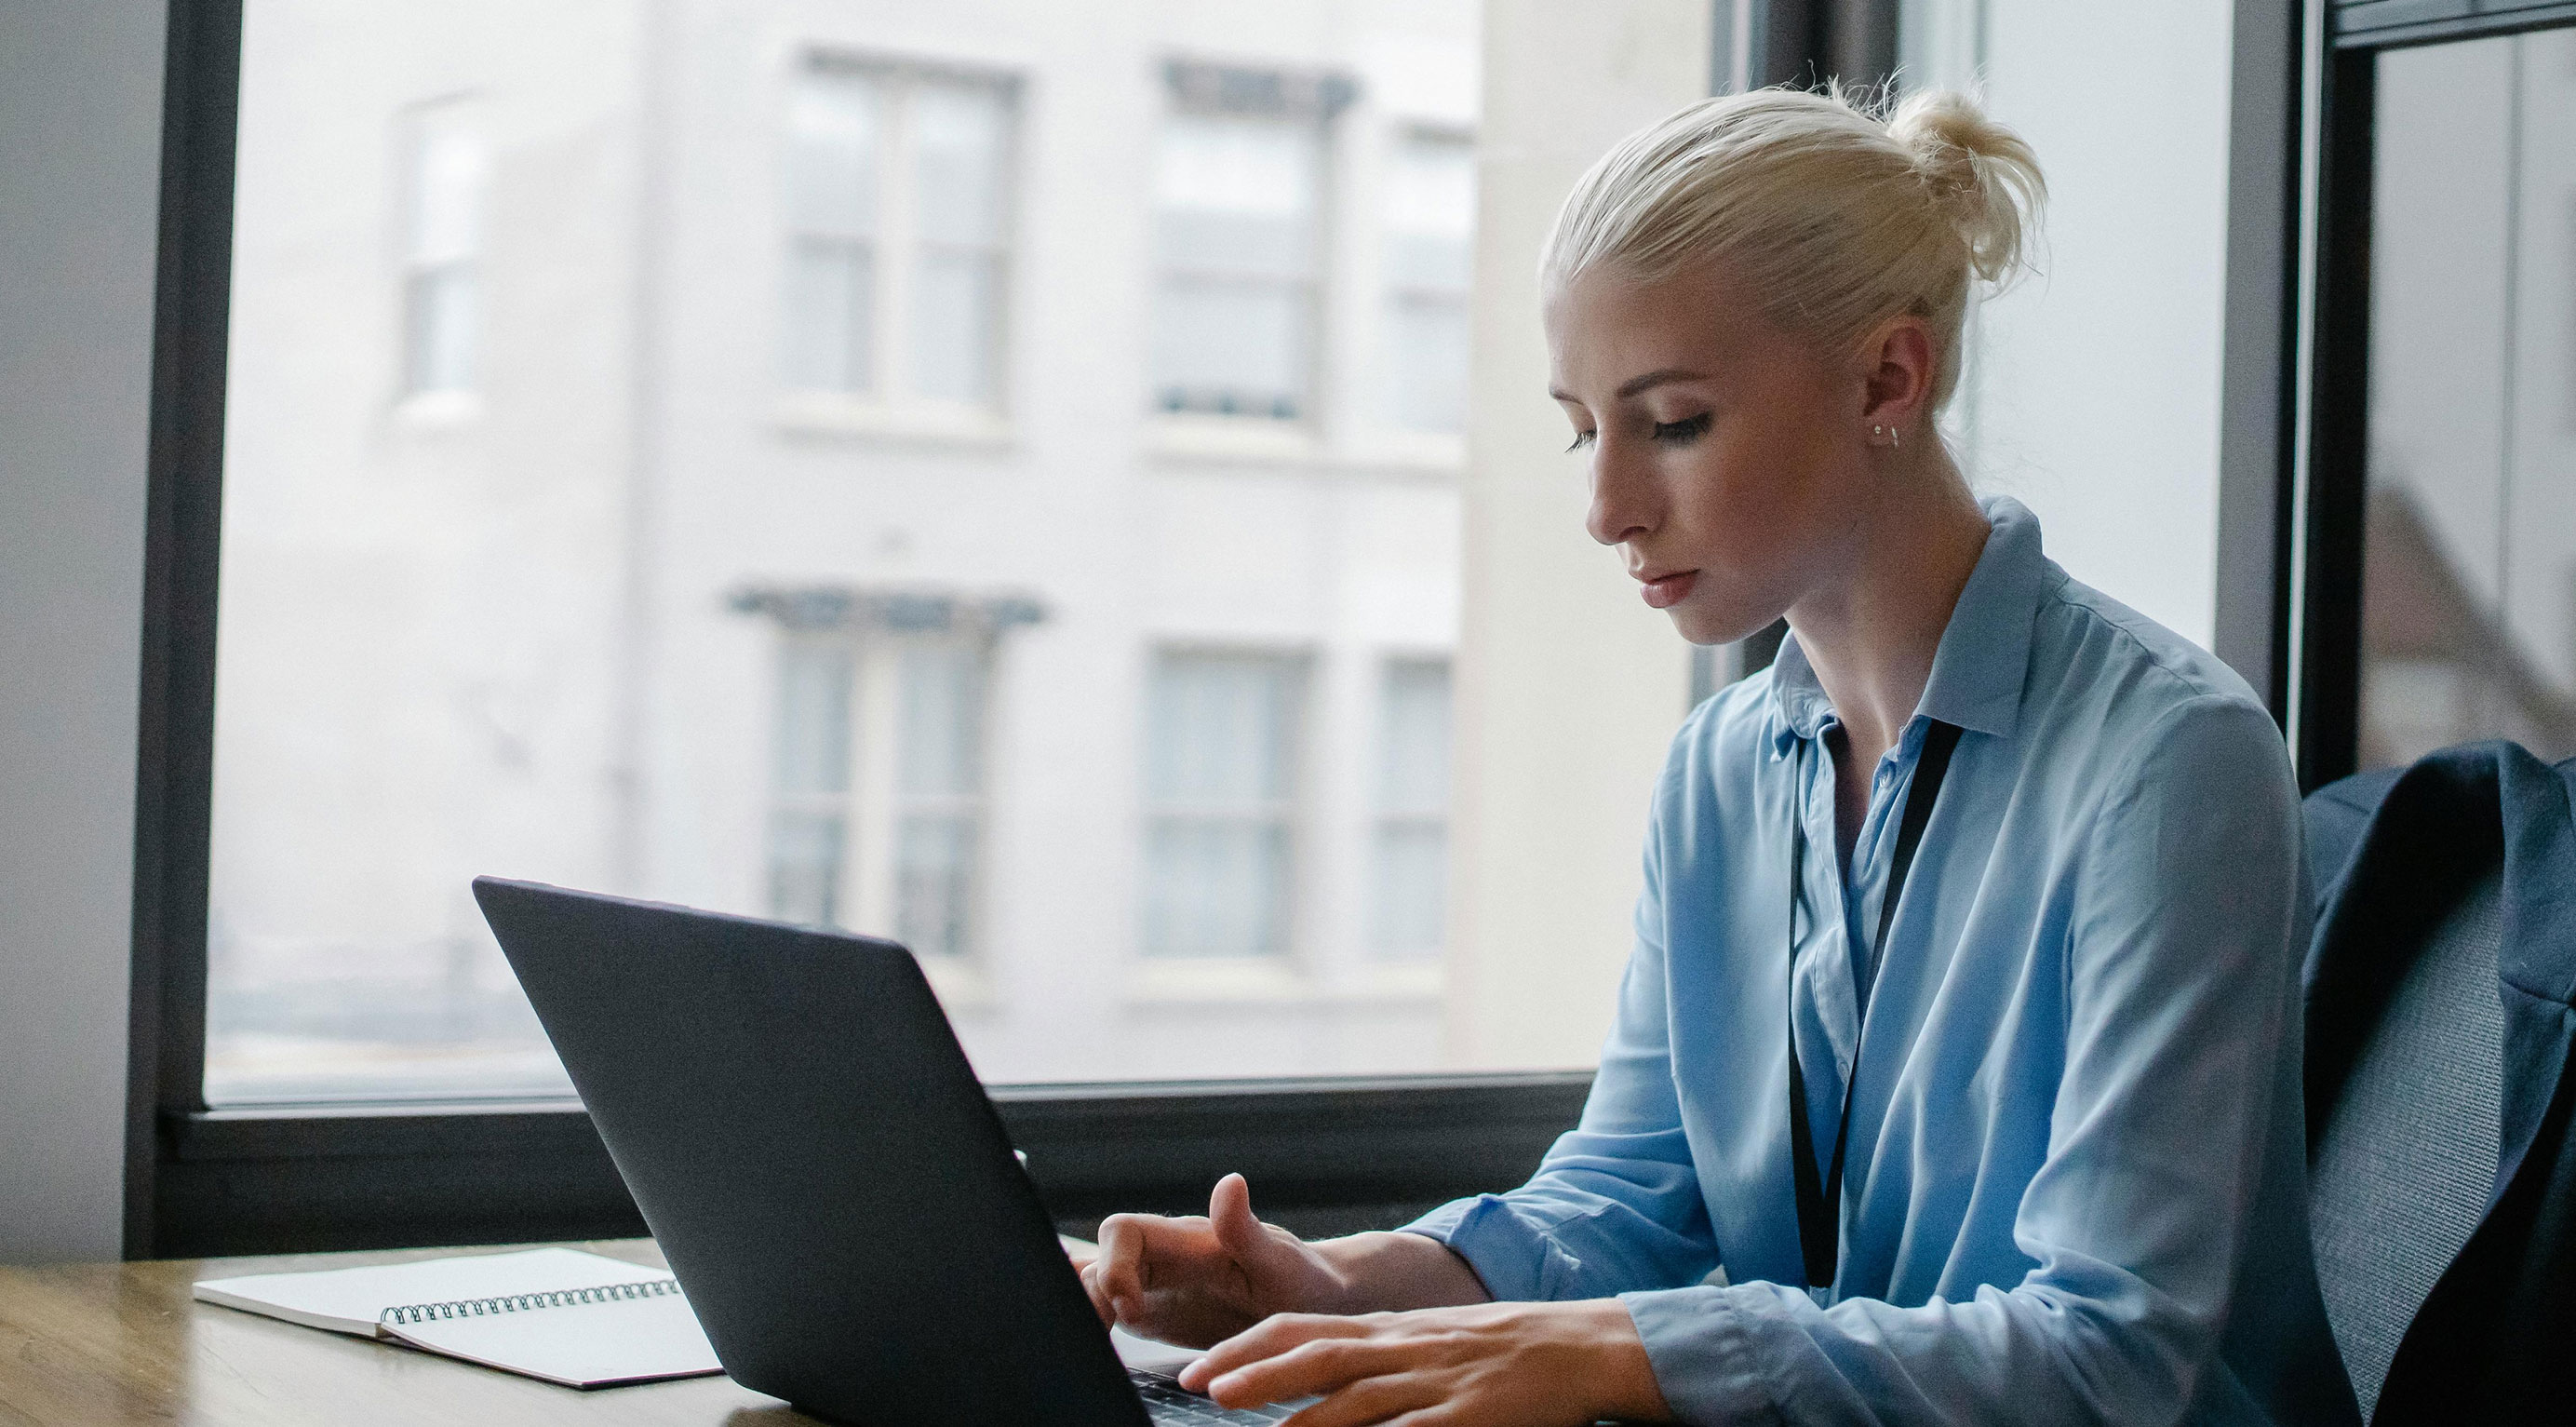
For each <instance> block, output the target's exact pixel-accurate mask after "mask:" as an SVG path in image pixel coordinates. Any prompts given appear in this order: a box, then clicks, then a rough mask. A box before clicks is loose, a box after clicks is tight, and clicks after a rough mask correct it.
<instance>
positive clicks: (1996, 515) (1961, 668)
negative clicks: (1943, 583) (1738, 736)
mask: <svg viewBox="0 0 2576 1427" xmlns="http://www.w3.org/2000/svg"><path fill="white" fill-rule="evenodd" d="M1978 504H1979V506H1980V508H1982V509H1983V510H1984V511H1985V514H1986V520H1987V522H1988V523H1989V524H1990V525H1991V526H1992V527H1993V533H1991V534H1989V535H1988V536H1987V537H1986V548H1985V550H1984V551H1983V552H1982V553H1980V554H1979V555H1978V556H1977V568H1976V569H1975V570H1974V571H1973V572H1971V573H1970V574H1969V576H1968V583H1967V586H1966V588H1964V589H1962V590H1960V591H1959V603H1958V604H1957V605H1956V606H1954V607H1953V608H1952V609H1951V611H1950V623H1949V625H1948V626H1947V627H1946V628H1944V629H1943V630H1942V631H1941V643H1940V647H1938V648H1937V649H1935V650H1934V651H1933V653H1932V678H1931V680H1930V682H1928V683H1927V684H1925V685H1924V688H1923V701H1922V702H1921V703H1920V704H1917V705H1916V706H1915V709H1914V712H1915V714H1916V716H1917V717H1923V718H1934V719H1939V720H1940V721H1941V722H1943V723H1954V724H1957V725H1958V726H1959V727H1961V728H1963V729H1970V730H1973V731H1975V732H1978V733H1991V734H1994V735H1996V736H1997V737H2004V736H2008V735H2010V734H2011V733H2012V731H2013V726H2014V725H2015V723H2017V722H2018V721H2019V720H2020V717H2021V692H2022V685H2023V683H2024V682H2025V680H2026V679H2027V677H2028V675H2029V673H2030V633H2031V624H2032V621H2033V619H2034V617H2035V616H2036V614H2037V612H2038V608H2039V597H2040V594H2041V591H2042V590H2043V589H2044V588H2045V587H2046V583H2047V576H2048V557H2047V556H2046V555H2044V554H2042V553H2041V552H2040V547H2039V517H2037V516H2035V515H2032V514H2031V513H2030V508H2029V507H2027V506H2025V505H2023V504H2022V503H2021V502H2020V501H2017V500H2014V499H2013V498H2012V497H2010V496H1991V497H1988V498H1987V499H1985V500H1983V501H1980V502H1979V503H1978ZM1771 698H1772V703H1773V709H1774V712H1775V714H1776V717H1775V718H1774V719H1773V721H1772V732H1771V738H1772V751H1773V752H1774V753H1779V754H1785V753H1787V752H1789V751H1790V749H1791V747H1792V746H1793V745H1794V744H1795V742H1796V741H1797V740H1799V739H1807V738H1813V737H1815V736H1816V735H1817V733H1819V732H1820V731H1822V729H1823V728H1824V723H1825V720H1826V719H1828V718H1831V717H1832V716H1833V712H1834V709H1833V702H1832V701H1831V700H1830V699H1827V698H1826V697H1825V688H1824V685H1822V684H1820V683H1818V682H1817V681H1816V670H1815V666H1814V665H1812V664H1810V663H1808V662H1807V656H1806V654H1805V652H1804V651H1802V650H1800V649H1799V648H1798V637H1797V636H1796V635H1795V634H1792V635H1790V636H1789V637H1788V638H1786V639H1784V640H1782V641H1780V653H1779V656H1778V657H1777V658H1775V659H1773V660H1772V662H1771Z"/></svg>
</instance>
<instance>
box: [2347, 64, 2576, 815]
mask: <svg viewBox="0 0 2576 1427" xmlns="http://www.w3.org/2000/svg"><path fill="white" fill-rule="evenodd" d="M2378 64H2379V124H2378V129H2377V152H2376V160H2375V161H2376V164H2377V173H2376V175H2375V181H2376V184H2377V193H2376V197H2375V203H2374V210H2375V213H2374V218H2373V224H2374V229H2373V233H2372V240H2371V241H2372V246H2371V253H2372V258H2371V261H2372V275H2371V285H2372V292H2371V377H2370V383H2371V385H2370V494H2369V501H2370V508H2369V517H2368V524H2367V535H2366V539H2367V546H2366V550H2365V555H2364V565H2363V570H2364V579H2363V586H2364V587H2363V602H2362V646H2363V647H2362V687H2361V761H2362V765H2363V766H2364V767H2376V766H2385V765H2390V764H2397V763H2405V762H2410V761H2412V760H2413V759H2415V758H2417V757H2419V756H2421V755H2422V754H2425V753H2428V752H2430V751H2432V750H2433V749H2436V748H2440V747H2443V746H2446V745H2449V744H2453V743H2458V742H2462V741H2465V740H2469V739H2477V738H2510V739H2514V740H2517V741H2519V742H2521V743H2523V744H2525V745H2526V746H2527V747H2529V748H2531V749H2532V751H2533V752H2535V753H2538V754H2540V755H2541V756H2542V757H2544V758H2548V759H2553V760H2554V759H2558V758H2563V757H2567V756H2569V755H2570V754H2576V326H2571V324H2569V323H2568V322H2566V321H2564V320H2562V319H2561V318H2557V317H2552V316H2550V315H2549V314H2563V313H2565V312H2567V311H2570V310H2576V308H2571V295H2576V289H2571V264H2576V159H2571V157H2570V150H2571V145H2576V34H2571V33H2570V32H2566V31H2557V32H2544V33H2540V34H2532V35H2524V36H2515V37H2508V38H2499V39H2492V40H2480V41H2474V42H2469V43H2461V44H2450V45H2439V46H2431V47H2426V48H2422V49H2411V50H2398V51H2392V52H2390V53H2388V54H2386V55H2384V56H2382V57H2381V58H2380V60H2379V61H2378Z"/></svg>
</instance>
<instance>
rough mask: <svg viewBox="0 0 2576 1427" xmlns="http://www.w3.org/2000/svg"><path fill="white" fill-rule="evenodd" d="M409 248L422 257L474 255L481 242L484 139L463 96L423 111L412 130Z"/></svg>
mask: <svg viewBox="0 0 2576 1427" xmlns="http://www.w3.org/2000/svg"><path fill="white" fill-rule="evenodd" d="M412 145H413V147H412V155H411V162H412V173H411V180H412V196H411V231H410V234H409V243H408V244H407V248H408V253H409V256H410V257H411V259H412V261H414V262H420V263H439V262H453V261H456V260H458V259H465V258H471V257H473V256H474V253H475V250H476V249H478V248H479V247H481V246H482V234H483V144H482V139H481V136H480V135H479V134H477V133H476V132H475V129H474V123H473V109H472V107H471V106H469V105H467V104H465V103H463V102H461V101H450V102H448V103H445V104H436V105H432V106H430V107H428V108H426V109H424V110H422V111H421V112H420V114H419V115H418V116H417V119H416V127H415V129H414V131H413V134H412Z"/></svg>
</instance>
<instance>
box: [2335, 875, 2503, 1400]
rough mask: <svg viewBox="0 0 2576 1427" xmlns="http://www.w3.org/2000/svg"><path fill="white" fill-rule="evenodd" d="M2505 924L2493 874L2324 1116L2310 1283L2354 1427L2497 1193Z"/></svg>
mask: <svg viewBox="0 0 2576 1427" xmlns="http://www.w3.org/2000/svg"><path fill="white" fill-rule="evenodd" d="M2503 916H2504V911H2503V898H2502V871H2501V869H2500V868H2499V869H2497V870H2494V871H2490V872H2489V873H2488V874H2487V875H2486V876H2485V877H2483V878H2481V879H2480V880H2478V881H2477V882H2475V883H2474V884H2472V885H2471V886H2470V888H2469V890H2468V892H2467V894H2466V895H2465V896H2463V897H2462V898H2461V899H2460V902H2459V903H2458V905H2456V906H2455V907H2453V908H2452V909H2451V911H2450V913H2449V914H2448V915H2447V916H2445V917H2443V918H2442V919H2441V921H2440V922H2439V923H2437V924H2436V925H2435V927H2434V929H2433V931H2432V933H2431V935H2430V936H2428V937H2427V938H2426V939H2425V942H2424V945H2423V946H2422V948H2421V949H2420V950H2419V951H2418V952H2417V954H2416V956H2415V958H2414V961H2413V963H2412V964H2411V965H2410V966H2409V967H2408V969H2407V971H2406V973H2405V975H2404V977H2403V978H2402V979H2401V980H2400V981H2399V982H2398V983H2397V986H2396V989H2395V991H2394V992H2393V993H2392V994H2391V995H2390V997H2389V1000H2388V1003H2387V1006H2386V1008H2385V1010H2384V1011H2383V1012H2382V1013H2381V1015H2380V1017H2379V1021H2378V1023H2377V1024H2376V1025H2375V1026H2374V1027H2373V1028H2372V1030H2371V1032H2370V1035H2369V1038H2368V1039H2367V1041H2366V1042H2364V1044H2363V1048H2362V1051H2361V1055H2360V1058H2359V1059H2358V1061H2356V1062H2355V1063H2354V1065H2353V1069H2352V1074H2351V1077H2350V1078H2349V1079H2347V1080H2346V1081H2345V1082H2344V1086H2343V1091H2342V1094H2341V1095H2340V1096H2339V1097H2338V1098H2337V1099H2336V1101H2335V1103H2334V1105H2333V1107H2332V1108H2331V1110H2329V1111H2328V1112H2327V1114H2326V1115H2325V1116H2324V1122H2323V1125H2322V1127H2321V1133H2320V1134H2319V1137H2318V1140H2317V1150H2316V1154H2315V1156H2314V1159H2313V1161H2312V1163H2311V1164H2310V1165H2309V1171H2308V1202H2309V1219H2310V1227H2311V1230H2312V1232H2313V1233H2314V1235H2315V1237H2316V1252H2317V1276H2318V1281H2319V1284H2320V1286H2321V1287H2322V1288H2323V1289H2324V1291H2325V1300H2326V1316H2327V1319H2328V1321H2330V1322H2331V1323H2332V1324H2333V1325H2334V1334H2335V1342H2336V1345H2337V1346H2338V1347H2340V1348H2341V1349H2342V1350H2343V1360H2344V1366H2345V1367H2346V1368H2347V1369H2348V1370H2349V1371H2350V1372H2351V1374H2352V1380H2353V1390H2354V1392H2355V1394H2356V1395H2357V1396H2358V1397H2359V1398H2360V1400H2361V1410H2362V1416H2363V1419H2364V1420H2365V1421H2366V1420H2368V1419H2369V1417H2370V1414H2371V1412H2372V1409H2373V1408H2374V1407H2375V1405H2376V1404H2377V1402H2378V1399H2379V1389H2380V1385H2381V1383H2382V1382H2383V1381H2384V1380H2385V1379H2386V1378H2387V1376H2388V1366H2389V1363H2390V1361H2391V1360H2393V1359H2394V1358H2395V1357H2396V1355H2397V1345H2398V1343H2399V1341H2400V1340H2401V1339H2403V1338H2404V1337H2405V1336H2406V1329H2407V1326H2408V1325H2409V1324H2410V1323H2412V1322H2413V1321H2414V1319H2415V1314H2416V1312H2417V1310H2418V1309H2420V1308H2422V1307H2423V1305H2424V1299H2425V1296H2426V1295H2427V1294H2429V1293H2431V1292H2432V1290H2433V1285H2434V1283H2435V1281H2436V1280H2438V1279H2439V1278H2440V1277H2441V1276H2442V1274H2443V1272H2444V1271H2445V1270H2446V1269H2448V1268H2449V1267H2450V1266H2451V1261H2452V1260H2453V1259H2454V1258H2456V1257H2457V1256H2458V1255H2459V1252H2460V1249H2461V1247H2462V1246H2463V1245H2465V1244H2466V1243H2467V1242H2468V1240H2469V1235H2470V1234H2471V1233H2472V1232H2473V1231H2474V1230H2476V1228H2477V1226H2478V1222H2479V1220H2480V1219H2481V1218H2482V1217H2483V1216H2484V1215H2485V1213H2486V1210H2487V1202H2488V1199H2489V1197H2490V1195H2491V1192H2492V1190H2493V1187H2494V1184H2495V1174H2496V1157H2497V1153H2498V1141H2499V1140H2500V1138H2501V1133H2502V1121H2503V1097H2504V1003H2503V1000H2502V998H2501V996H2500V995H2499V992H2498V989H2497V980H2496V957H2497V953H2498V952H2499V951H2500V950H2501V948H2502V946H2503V942H2504V920H2503ZM2311 1113H2314V1111H2313V1107H2312V1108H2311Z"/></svg>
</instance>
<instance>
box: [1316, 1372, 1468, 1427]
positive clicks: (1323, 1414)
mask: <svg viewBox="0 0 2576 1427" xmlns="http://www.w3.org/2000/svg"><path fill="white" fill-rule="evenodd" d="M1440 1403H1441V1391H1440V1387H1439V1385H1438V1384H1437V1383H1434V1382H1430V1381H1427V1380H1425V1379H1422V1378H1419V1377H1414V1376H1410V1375H1406V1374H1387V1375H1382V1376H1377V1377H1364V1378H1361V1379H1360V1380H1359V1381H1357V1382H1354V1383H1352V1384H1351V1385H1350V1386H1348V1387H1345V1388H1343V1389H1342V1390H1341V1391H1339V1392H1336V1393H1334V1394H1332V1395H1331V1396H1329V1397H1327V1398H1325V1399H1324V1400H1323V1401H1321V1402H1318V1403H1315V1404H1314V1405H1312V1406H1310V1407H1306V1408H1302V1409H1300V1410H1298V1411H1296V1412H1292V1413H1290V1414H1289V1415H1288V1418H1287V1420H1285V1421H1283V1422H1281V1423H1280V1424H1279V1427H1362V1424H1365V1423H1387V1422H1402V1421H1406V1420H1408V1419H1410V1420H1413V1421H1416V1422H1419V1421H1421V1420H1422V1419H1421V1418H1420V1417H1419V1416H1418V1415H1417V1409H1421V1408H1428V1407H1437V1406H1439V1405H1440Z"/></svg>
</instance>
